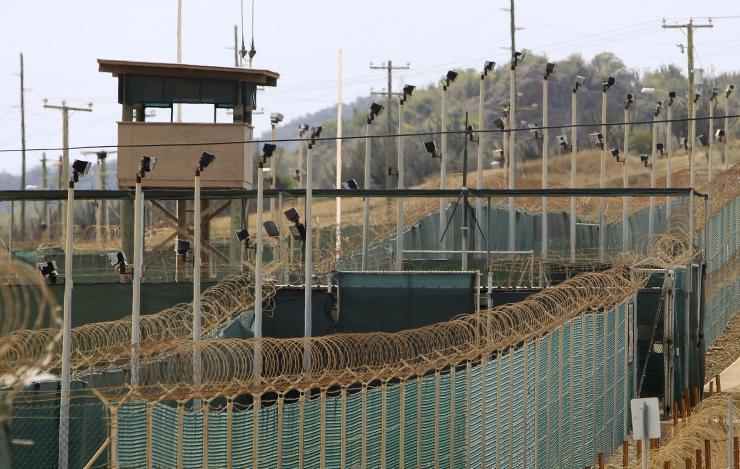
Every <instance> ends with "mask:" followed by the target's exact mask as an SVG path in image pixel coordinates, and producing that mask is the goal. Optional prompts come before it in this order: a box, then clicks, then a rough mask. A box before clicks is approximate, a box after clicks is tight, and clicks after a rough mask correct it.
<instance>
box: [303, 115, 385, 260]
mask: <svg viewBox="0 0 740 469" xmlns="http://www.w3.org/2000/svg"><path fill="white" fill-rule="evenodd" d="M370 126H371V121H370V118H369V117H368V119H367V121H366V122H365V169H364V179H363V188H364V189H370V155H371V153H372V141H371V139H370V128H371V127H370ZM309 148H311V144H309ZM306 187H308V186H306ZM362 203H363V207H362V269H361V270H363V271H365V270H367V249H368V242H369V240H368V238H369V233H368V231H369V224H370V198H369V197H363V198H362Z"/></svg>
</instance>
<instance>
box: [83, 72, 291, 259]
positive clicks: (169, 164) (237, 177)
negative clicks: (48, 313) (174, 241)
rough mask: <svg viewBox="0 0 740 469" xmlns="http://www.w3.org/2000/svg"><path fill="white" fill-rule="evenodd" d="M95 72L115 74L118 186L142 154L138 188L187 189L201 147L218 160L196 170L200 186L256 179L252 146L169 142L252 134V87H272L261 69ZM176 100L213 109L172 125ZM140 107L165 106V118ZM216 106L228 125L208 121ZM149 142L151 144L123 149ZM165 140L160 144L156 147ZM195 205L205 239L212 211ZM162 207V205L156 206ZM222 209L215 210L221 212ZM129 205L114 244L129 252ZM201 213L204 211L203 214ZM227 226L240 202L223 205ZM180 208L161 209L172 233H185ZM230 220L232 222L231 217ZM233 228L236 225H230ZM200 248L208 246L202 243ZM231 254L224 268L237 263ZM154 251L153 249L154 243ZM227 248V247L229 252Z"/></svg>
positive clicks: (132, 176)
mask: <svg viewBox="0 0 740 469" xmlns="http://www.w3.org/2000/svg"><path fill="white" fill-rule="evenodd" d="M98 65H99V71H100V72H103V73H111V74H112V75H113V76H114V77H117V78H118V102H119V103H120V104H121V106H122V113H121V121H120V122H119V123H118V144H119V146H120V148H119V152H118V184H119V186H120V187H122V188H123V187H133V186H134V184H135V182H136V172H137V170H138V166H139V161H140V160H141V157H142V155H148V156H153V157H156V158H157V169H156V171H153V172H152V173H151V174H149V175H147V177H146V178H145V179H144V181H143V185H144V187H146V188H190V187H193V176H194V171H195V166H196V164H197V161H198V158H199V156H200V154H201V153H202V152H203V151H208V152H210V153H213V154H215V155H216V156H217V157H218V160H217V164H214V165H213V166H212V167H211V168H209V169H208V171H206V172H204V173H203V177H202V179H201V184H202V187H204V188H210V189H240V188H248V189H251V188H253V186H254V185H255V183H256V179H254V177H255V172H256V164H255V161H254V159H253V154H252V145H250V144H246V143H232V144H227V145H213V146H198V145H192V146H189V145H182V146H178V145H173V144H180V143H183V144H192V143H199V142H245V141H248V140H251V139H252V131H253V127H252V111H253V110H254V109H255V108H256V101H257V87H258V86H276V85H277V80H278V78H279V75H278V74H277V73H275V72H271V71H269V70H255V69H243V68H233V67H213V66H203V65H186V64H171V63H152V62H128V61H120V60H105V59H99V60H98ZM177 103H183V104H208V105H211V106H213V117H214V119H213V122H198V123H190V122H187V123H186V122H174V119H173V107H174V105H175V104H177ZM147 108H168V109H170V122H146V109H147ZM218 109H231V110H232V112H233V118H232V122H224V123H219V122H216V111H217V110H218ZM135 144H154V145H155V146H151V147H144V148H142V147H129V146H127V145H135ZM158 144H160V145H161V144H165V146H156V145H158ZM204 202H206V203H205V204H204V205H203V211H204V218H203V219H204V226H202V229H203V235H204V241H205V242H206V243H207V242H208V232H209V230H208V222H209V220H210V218H212V217H213V216H214V215H215V213H214V210H209V207H208V204H207V201H204ZM158 208H160V209H162V207H161V206H160V207H158ZM223 208H225V207H221V208H220V209H219V210H218V211H219V212H221V211H222V210H223ZM132 210H133V204H131V203H124V204H122V206H121V231H122V248H123V250H124V252H125V253H126V255H127V256H128V257H129V258H132V256H133V222H132V220H133V217H132V213H131V212H132ZM206 212H207V213H206ZM231 212H232V220H233V221H232V224H234V225H235V227H236V229H241V223H242V221H243V212H244V209H243V206H242V203H241V201H236V202H234V203H232V204H231ZM186 214H187V210H186V207H185V204H184V203H178V207H177V214H176V215H174V214H165V215H166V216H167V217H166V218H170V219H173V218H176V219H177V231H178V238H182V237H185V238H187V231H188V230H187V227H186V221H187V220H186ZM234 219H236V220H234ZM236 225H238V226H236ZM205 247H208V246H205ZM236 247H237V249H235V251H236V252H237V257H236V258H234V253H232V256H231V257H232V259H230V261H231V262H232V265H233V263H234V262H235V261H237V262H238V260H239V258H238V252H239V249H238V244H237V245H236ZM155 249H156V248H155ZM232 251H234V249H232Z"/></svg>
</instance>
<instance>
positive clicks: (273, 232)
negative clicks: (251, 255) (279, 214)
mask: <svg viewBox="0 0 740 469" xmlns="http://www.w3.org/2000/svg"><path fill="white" fill-rule="evenodd" d="M262 227H263V228H264V229H265V232H266V233H267V236H269V237H270V238H279V237H280V230H278V227H277V225H276V224H275V222H274V221H272V220H267V221H266V222H264V223H263V224H262Z"/></svg>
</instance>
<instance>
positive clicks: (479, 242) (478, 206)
mask: <svg viewBox="0 0 740 469" xmlns="http://www.w3.org/2000/svg"><path fill="white" fill-rule="evenodd" d="M485 84H486V75H485V74H484V73H481V76H480V88H479V90H478V127H479V128H480V129H481V130H483V129H485V128H486V125H485V122H484V119H485V116H484V114H483V103H484V102H485V91H486V87H485ZM486 136H488V134H487V133H486V132H481V133H479V134H478V165H477V170H476V179H477V180H476V183H477V184H476V186H475V187H477V188H478V189H483V147H484V143H483V139H484V138H485V137H486ZM475 219H476V220H477V221H478V223H480V222H481V220H482V219H483V200H482V199H481V198H480V197H477V198H476V199H475ZM475 239H476V243H475V249H476V250H478V251H480V250H482V249H483V238H482V237H481V234H480V232H479V231H478V230H475Z"/></svg>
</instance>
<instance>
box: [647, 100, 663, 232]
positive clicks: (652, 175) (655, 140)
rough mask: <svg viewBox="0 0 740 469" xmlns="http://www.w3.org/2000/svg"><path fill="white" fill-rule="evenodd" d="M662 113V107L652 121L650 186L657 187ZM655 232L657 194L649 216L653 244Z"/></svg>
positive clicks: (652, 199)
mask: <svg viewBox="0 0 740 469" xmlns="http://www.w3.org/2000/svg"><path fill="white" fill-rule="evenodd" d="M659 114H660V108H658V110H657V111H656V112H655V113H654V114H653V123H652V128H651V131H652V135H653V140H652V142H653V143H652V145H653V149H652V152H651V153H650V164H651V167H650V188H651V189H655V180H656V176H657V174H658V161H657V153H656V147H657V146H658V129H657V127H658V115H659ZM654 233H655V196H650V214H649V218H648V242H649V243H650V245H651V246H652V243H653V235H654Z"/></svg>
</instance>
